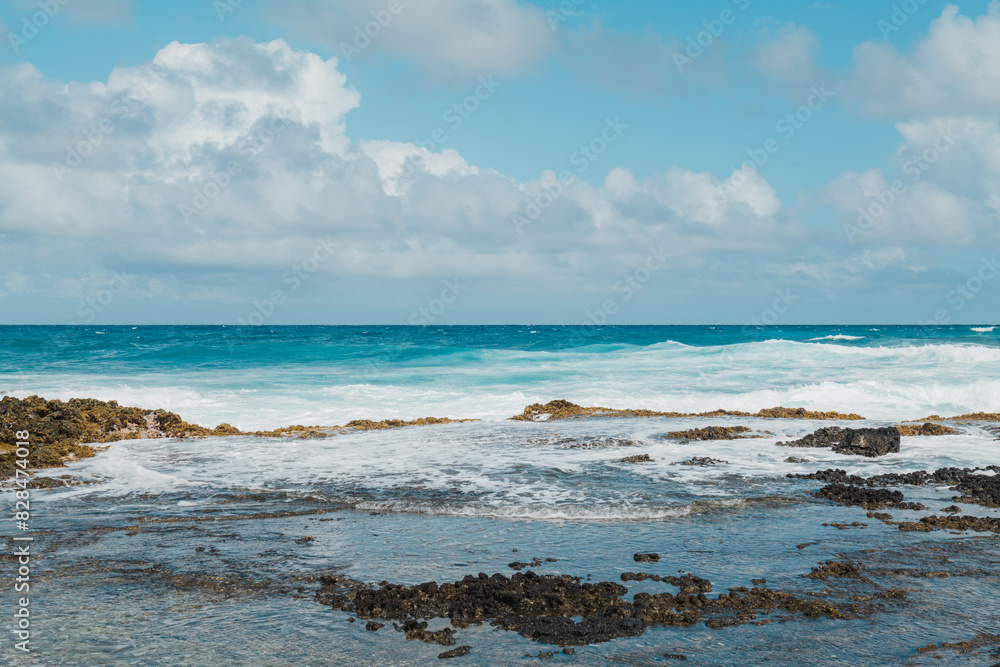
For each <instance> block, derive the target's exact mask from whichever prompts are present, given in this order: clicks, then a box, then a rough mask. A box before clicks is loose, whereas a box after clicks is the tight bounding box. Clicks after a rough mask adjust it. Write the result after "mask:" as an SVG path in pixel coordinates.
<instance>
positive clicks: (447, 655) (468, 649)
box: [438, 646, 472, 660]
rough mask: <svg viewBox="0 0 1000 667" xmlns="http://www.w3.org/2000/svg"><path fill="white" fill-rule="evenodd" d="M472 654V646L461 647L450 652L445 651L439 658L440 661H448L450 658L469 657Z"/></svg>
mask: <svg viewBox="0 0 1000 667" xmlns="http://www.w3.org/2000/svg"><path fill="white" fill-rule="evenodd" d="M471 652H472V647H471V646H459V647H458V648H453V649H451V650H450V651H445V652H444V653H442V654H440V655H439V656H438V660H447V659H449V658H459V657H461V656H463V655H469V653H471Z"/></svg>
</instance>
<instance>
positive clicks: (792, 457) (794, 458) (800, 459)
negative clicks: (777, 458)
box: [778, 443, 808, 463]
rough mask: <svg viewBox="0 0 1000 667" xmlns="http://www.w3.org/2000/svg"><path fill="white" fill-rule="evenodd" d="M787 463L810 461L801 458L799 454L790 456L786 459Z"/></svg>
mask: <svg viewBox="0 0 1000 667" xmlns="http://www.w3.org/2000/svg"><path fill="white" fill-rule="evenodd" d="M778 444H781V443H778ZM785 463H808V461H807V460H806V459H802V458H799V457H798V456H789V457H788V458H787V459H785Z"/></svg>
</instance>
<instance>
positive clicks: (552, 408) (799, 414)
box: [510, 399, 864, 421]
mask: <svg viewBox="0 0 1000 667" xmlns="http://www.w3.org/2000/svg"><path fill="white" fill-rule="evenodd" d="M589 417H671V418H674V417H759V418H761V419H818V420H827V419H842V420H858V419H864V417H862V416H861V415H857V414H854V413H850V414H844V413H841V412H817V411H813V410H806V409H805V408H785V407H780V406H779V407H776V408H765V409H763V410H759V411H757V412H742V411H739V410H722V409H719V410H712V411H710V412H697V413H692V412H669V411H668V412H661V411H658V410H646V409H615V408H602V407H583V406H580V405H577V404H576V403H570V402H569V401H567V400H564V399H558V400H554V401H549V402H548V403H545V404H544V405H543V404H541V403H532V404H531V405H529V406H527V407H526V408H524V411H523V412H522V413H521V414H519V415H515V416H513V417H511V418H510V419H512V420H514V421H550V420H556V419H585V418H589Z"/></svg>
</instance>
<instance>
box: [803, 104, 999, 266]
mask: <svg viewBox="0 0 1000 667" xmlns="http://www.w3.org/2000/svg"><path fill="white" fill-rule="evenodd" d="M896 128H897V130H898V131H899V133H900V135H901V136H902V142H901V143H900V145H899V148H898V150H897V153H896V155H895V157H894V159H893V161H892V164H891V165H889V166H888V169H889V173H888V174H887V173H885V172H883V170H882V169H877V168H873V169H869V170H867V171H865V172H863V173H857V172H853V171H849V172H845V173H844V174H842V175H840V176H839V177H837V178H836V179H834V180H833V181H832V182H831V183H830V184H829V185H828V186H827V187H826V188H824V190H823V192H822V195H821V199H822V200H823V201H824V202H825V203H827V204H831V205H832V206H833V207H834V208H835V209H836V210H837V211H838V212H839V214H840V217H841V219H842V221H843V222H844V224H845V225H849V226H850V227H845V229H847V230H848V231H851V232H858V233H857V241H856V242H862V241H863V242H871V241H883V242H884V241H890V242H894V243H914V244H921V245H925V246H972V245H975V244H979V243H983V242H986V241H987V239H988V240H989V241H988V242H990V243H995V242H996V241H997V240H1000V217H998V215H997V213H998V204H1000V127H998V124H997V121H996V120H995V119H978V118H952V117H943V118H932V119H929V120H925V121H911V122H906V123H897V125H896ZM865 214H867V216H868V217H867V218H866V217H865ZM853 235H854V234H848V236H849V237H851V236H853Z"/></svg>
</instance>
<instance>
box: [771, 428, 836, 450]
mask: <svg viewBox="0 0 1000 667" xmlns="http://www.w3.org/2000/svg"><path fill="white" fill-rule="evenodd" d="M844 430H845V429H842V428H841V427H839V426H826V427H824V428H821V429H819V430H818V431H815V432H813V433H810V434H809V435H806V436H803V437H801V438H799V439H798V440H791V441H788V442H783V441H778V442H776V443H774V444H776V445H778V446H780V447H831V448H832V447H834V446H836V445H839V444H840V443H841V441H842V440H843V439H844Z"/></svg>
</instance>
